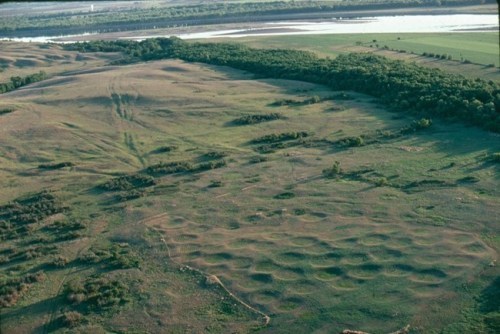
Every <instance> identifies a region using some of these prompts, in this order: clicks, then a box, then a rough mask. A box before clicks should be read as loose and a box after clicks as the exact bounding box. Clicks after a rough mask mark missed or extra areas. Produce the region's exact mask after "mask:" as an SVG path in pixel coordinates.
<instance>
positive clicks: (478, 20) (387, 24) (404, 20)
mask: <svg viewBox="0 0 500 334" xmlns="http://www.w3.org/2000/svg"><path fill="white" fill-rule="evenodd" d="M203 29H206V30H205V31H198V32H193V33H180V34H173V35H172V34H170V35H166V34H162V33H161V32H158V33H157V32H154V31H153V33H152V34H150V35H144V32H140V31H137V32H136V33H135V34H134V32H126V33H123V36H117V37H116V38H124V39H125V38H126V39H134V40H142V39H145V38H151V37H170V36H178V37H180V38H183V39H202V38H217V37H233V38H237V37H246V36H271V35H309V34H360V33H361V34H362V33H443V32H455V33H460V32H484V31H490V32H491V31H496V32H498V30H499V25H498V16H497V15H479V14H466V15H464V14H459V15H398V16H379V17H359V18H349V19H347V18H346V19H342V18H332V19H331V20H321V21H314V22H312V21H289V22H285V21H282V22H270V23H255V25H254V26H252V25H251V24H248V23H247V24H245V28H244V29H243V28H242V29H238V28H237V27H236V28H234V29H226V30H220V29H219V30H210V26H205V27H203ZM96 35H98V34H97V33H95V34H94V33H86V34H81V35H72V36H40V37H29V38H9V40H14V41H22V42H56V43H57V42H60V43H68V42H72V41H76V40H78V41H84V40H87V37H88V39H89V40H90V39H96V38H95V37H96Z"/></svg>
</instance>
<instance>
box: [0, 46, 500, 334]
mask: <svg viewBox="0 0 500 334" xmlns="http://www.w3.org/2000/svg"><path fill="white" fill-rule="evenodd" d="M51 50H52V51H51V52H61V54H68V55H74V57H76V54H77V53H76V52H69V51H61V50H60V49H58V48H57V47H53V49H51ZM30 54H40V51H39V50H38V49H37V47H36V46H32V47H31V49H28V51H27V52H26V54H25V55H24V56H23V57H26V55H28V56H29V55H30ZM7 56H8V57H11V58H12V59H13V63H12V64H15V61H16V57H18V56H15V55H9V54H7ZM88 56H89V57H93V58H95V59H96V60H99V61H103V62H105V61H107V60H105V59H103V58H101V57H102V54H101V55H100V54H93V53H90V54H88ZM71 59H75V58H71ZM70 63H74V64H79V63H77V62H74V61H70ZM96 64H97V63H96ZM69 65H70V64H68V66H69ZM54 66H56V65H54ZM51 69H52V72H51ZM17 70H18V69H17V68H16V67H15V66H14V65H12V66H10V67H9V69H8V70H6V73H4V74H5V75H9V71H17ZM46 71H47V72H48V73H52V75H53V77H52V78H51V79H49V80H46V81H43V82H39V83H36V84H33V85H29V86H26V87H23V88H21V89H18V90H16V91H13V92H10V93H7V94H3V95H2V99H1V100H0V109H11V110H12V111H11V112H9V113H5V114H1V115H0V129H1V130H0V166H1V168H0V186H1V188H2V189H3V191H2V193H0V221H1V222H2V223H1V225H0V227H1V230H0V232H1V236H2V243H1V246H0V255H1V259H2V264H0V279H2V283H4V284H3V285H4V286H7V285H6V284H5V282H9V284H10V285H9V286H15V287H16V289H17V287H20V288H19V289H17V290H16V291H17V292H16V293H15V294H14V293H11V292H12V291H10V292H9V291H5V290H2V296H1V297H2V302H3V306H1V307H2V308H1V309H0V312H1V317H2V322H1V323H0V326H1V330H2V333H4V332H5V333H19V332H40V331H42V332H43V331H48V332H63V331H64V330H65V329H67V328H70V330H71V331H80V332H90V331H91V332H96V333H100V332H105V331H121V330H125V329H127V330H135V331H137V332H161V331H163V330H165V328H168V329H169V330H171V332H179V333H183V332H186V331H192V332H213V333H220V332H244V333H245V332H250V331H252V332H262V333H271V332H272V333H289V332H290V331H293V332H296V333H306V332H310V331H311V330H316V331H318V332H329V333H335V332H340V331H341V330H343V329H345V328H351V329H357V330H365V331H370V332H373V333H385V332H389V331H394V330H397V329H399V328H401V327H403V326H405V325H406V324H410V326H411V328H412V329H413V331H414V332H415V333H432V332H435V333H439V332H445V333H464V332H488V330H489V331H490V332H493V330H494V328H495V327H494V326H498V300H497V299H495V298H494V297H495V296H496V295H495V291H497V290H496V289H497V285H496V284H497V283H496V282H497V281H495V278H497V277H498V275H499V270H498V266H497V265H496V263H495V260H496V259H497V257H498V250H499V247H500V243H499V239H498V219H496V218H495V217H498V215H499V209H498V197H499V195H500V194H499V189H500V187H499V178H498V172H499V170H498V161H497V160H498V159H497V156H496V155H495V153H496V152H500V144H499V141H498V135H497V134H493V133H490V132H486V131H483V130H479V129H477V128H472V127H465V126H463V125H459V124H451V125H450V124H444V123H441V122H440V121H437V120H433V121H432V122H431V123H429V122H422V123H418V124H423V125H424V126H422V127H419V128H418V129H417V128H415V127H414V124H417V123H414V121H415V119H414V118H413V117H411V116H409V115H401V114H395V113H390V112H388V111H387V110H384V109H383V108H382V107H381V105H380V104H379V102H378V101H377V100H375V99H373V98H370V97H367V96H366V95H362V94H357V93H354V92H349V91H347V92H333V91H331V90H330V89H329V88H327V87H325V86H320V85H314V84H310V83H305V82H300V81H291V80H278V79H256V78H254V77H253V75H251V74H248V73H245V72H242V71H237V70H233V69H230V68H227V67H217V66H207V65H201V64H196V63H195V64H189V63H184V62H182V61H178V60H163V61H153V62H147V63H141V64H134V65H126V66H100V65H96V66H95V67H93V68H91V67H89V69H88V70H86V71H85V70H80V71H77V72H69V73H68V72H66V73H64V74H63V75H59V76H58V75H56V71H57V70H56V67H54V68H51V67H50V66H49V68H48V69H46ZM30 73H32V72H30ZM266 115H275V116H268V117H264V116H266ZM276 115H279V116H276ZM244 116H248V117H244ZM416 121H420V119H417V120H416ZM429 125H430V126H429ZM408 129H411V131H409V130H408ZM414 130H415V131H414ZM417 130H418V131H417ZM221 162H223V163H221ZM43 190H48V191H50V193H49V194H47V193H41V194H40V192H41V191H43ZM33 194H36V195H33ZM13 201H14V203H13ZM9 203H10V204H9ZM37 203H42V204H40V205H37ZM221 283H222V285H221ZM6 296H7V297H8V298H7V297H6ZM14 297H16V298H14ZM78 314H79V315H78ZM266 316H268V317H270V322H269V323H266Z"/></svg>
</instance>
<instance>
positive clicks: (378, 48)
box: [211, 32, 500, 81]
mask: <svg viewBox="0 0 500 334" xmlns="http://www.w3.org/2000/svg"><path fill="white" fill-rule="evenodd" d="M211 41H214V42H220V41H226V42H232V43H243V44H245V45H248V46H252V47H256V48H283V49H298V50H306V51H313V52H316V53H317V54H319V55H321V56H329V57H335V56H337V55H339V54H342V53H349V52H373V53H375V54H380V55H384V56H387V57H390V58H396V59H403V60H409V61H415V62H416V63H418V64H420V65H423V66H430V67H437V68H441V69H443V70H447V71H449V72H452V73H457V74H462V75H467V76H471V77H478V76H479V77H482V78H485V79H487V80H496V81H498V80H500V72H499V71H498V66H500V63H499V57H498V55H499V48H498V32H482V33H475V32H474V33H471V32H463V33H420V34H413V33H412V34H409V33H400V34H330V35H308V36H307V38H304V36H300V35H299V36H255V37H242V38H222V39H221V38H216V39H211ZM385 47H387V48H385ZM393 50H395V51H393ZM399 50H404V51H406V52H405V53H401V52H398V51H399ZM424 52H426V53H428V54H429V53H432V54H435V55H443V54H445V55H447V56H451V58H452V61H449V60H447V59H446V60H444V59H443V60H442V59H436V58H435V57H429V56H425V57H423V56H422V54H423V53H424ZM466 60H468V61H469V62H470V63H469V64H464V63H463V62H464V61H466ZM490 64H494V66H492V67H488V66H487V65H490ZM490 66H491V65H490Z"/></svg>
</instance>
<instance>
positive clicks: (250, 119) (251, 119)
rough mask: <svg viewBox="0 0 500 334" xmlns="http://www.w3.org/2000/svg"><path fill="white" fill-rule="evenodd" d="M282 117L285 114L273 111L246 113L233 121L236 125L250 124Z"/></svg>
mask: <svg viewBox="0 0 500 334" xmlns="http://www.w3.org/2000/svg"><path fill="white" fill-rule="evenodd" d="M282 118H283V116H281V114H278V113H271V114H265V115H246V116H242V117H240V118H237V119H235V120H233V121H232V122H231V123H233V124H235V125H250V124H257V123H262V122H270V121H274V120H277V119H282Z"/></svg>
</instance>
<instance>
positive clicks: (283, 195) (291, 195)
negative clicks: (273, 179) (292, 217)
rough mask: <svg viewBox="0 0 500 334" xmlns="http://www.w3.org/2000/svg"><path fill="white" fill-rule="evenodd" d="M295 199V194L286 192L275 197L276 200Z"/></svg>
mask: <svg viewBox="0 0 500 334" xmlns="http://www.w3.org/2000/svg"><path fill="white" fill-rule="evenodd" d="M294 197H295V194H294V193H292V192H284V193H281V194H278V195H276V196H274V198H275V199H290V198H294Z"/></svg>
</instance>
